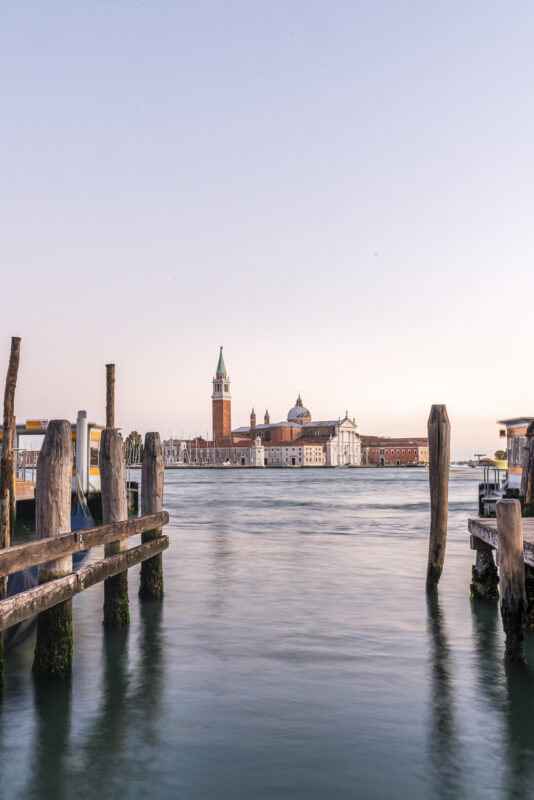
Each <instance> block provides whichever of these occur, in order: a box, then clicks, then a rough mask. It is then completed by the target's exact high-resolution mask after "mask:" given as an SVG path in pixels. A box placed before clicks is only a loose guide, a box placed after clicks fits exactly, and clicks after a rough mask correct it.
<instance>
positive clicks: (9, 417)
mask: <svg viewBox="0 0 534 800" xmlns="http://www.w3.org/2000/svg"><path fill="white" fill-rule="evenodd" d="M19 360H20V338H19V337H18V336H13V337H12V339H11V352H10V355H9V364H8V367H7V376H6V386H5V391H4V427H3V432H2V455H1V458H0V548H4V547H9V545H10V543H11V526H12V525H13V524H14V521H15V513H14V511H15V510H16V502H17V499H16V497H15V474H14V469H13V465H14V452H13V446H14V442H15V389H16V386H17V375H18V370H19ZM6 593H7V577H3V576H0V600H3V599H4V598H5V596H6ZM3 684H4V634H3V633H0V691H1V689H2V686H3Z"/></svg>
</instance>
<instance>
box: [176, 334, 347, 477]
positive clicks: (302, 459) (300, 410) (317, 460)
mask: <svg viewBox="0 0 534 800" xmlns="http://www.w3.org/2000/svg"><path fill="white" fill-rule="evenodd" d="M211 400H212V425H213V439H212V440H211V441H207V440H206V439H203V438H202V437H197V438H195V439H191V440H182V439H168V440H167V441H164V442H163V455H164V459H165V464H166V466H171V467H172V466H185V465H187V466H242V467H263V466H266V467H277V466H288V467H289V466H295V467H297V466H301V467H319V466H320V467H324V466H331V467H336V466H356V465H359V464H360V463H361V442H360V436H359V434H358V432H357V425H356V422H355V421H354V419H351V418H350V417H349V415H348V412H345V416H344V417H343V418H341V417H338V419H334V420H326V421H325V420H313V419H312V415H311V413H310V412H309V410H308V409H307V408H306V407H305V406H304V403H303V402H302V399H301V397H300V394H299V396H298V397H297V400H296V402H295V405H294V406H293V407H292V408H290V410H289V412H288V415H287V419H285V420H282V421H281V422H271V419H270V415H269V412H268V410H266V411H265V415H264V417H263V423H262V424H260V425H258V424H257V422H256V412H255V411H254V409H252V412H251V414H250V424H249V425H247V426H245V427H241V428H236V429H235V430H233V431H232V427H231V425H232V396H231V394H230V376H229V375H228V373H227V371H226V365H225V363H224V357H223V349H222V347H221V349H220V351H219V360H218V363H217V369H216V370H215V376H214V378H213V379H212V395H211Z"/></svg>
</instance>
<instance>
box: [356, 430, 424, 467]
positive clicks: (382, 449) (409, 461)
mask: <svg viewBox="0 0 534 800" xmlns="http://www.w3.org/2000/svg"><path fill="white" fill-rule="evenodd" d="M361 440H362V464H363V465H365V466H371V465H376V466H380V467H403V466H415V465H426V464H428V439H425V438H407V439H406V438H403V439H393V438H389V437H386V436H362V437H361Z"/></svg>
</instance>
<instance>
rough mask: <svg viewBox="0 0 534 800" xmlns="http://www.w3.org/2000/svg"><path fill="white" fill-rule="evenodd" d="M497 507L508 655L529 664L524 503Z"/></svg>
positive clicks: (510, 660)
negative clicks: (525, 630)
mask: <svg viewBox="0 0 534 800" xmlns="http://www.w3.org/2000/svg"><path fill="white" fill-rule="evenodd" d="M496 508H497V530H498V533H499V572H500V579H501V617H502V624H503V628H504V633H505V635H506V650H505V659H506V661H507V662H508V663H509V664H526V659H525V654H524V653H523V624H524V614H525V609H526V605H527V601H526V596H525V566H524V556H523V525H522V522H521V504H520V503H519V500H499V501H498V502H497V506H496Z"/></svg>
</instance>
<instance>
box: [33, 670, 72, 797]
mask: <svg viewBox="0 0 534 800" xmlns="http://www.w3.org/2000/svg"><path fill="white" fill-rule="evenodd" d="M71 693H72V688H71V686H70V685H65V686H53V687H48V688H44V687H40V686H36V687H35V694H34V710H35V742H34V747H33V748H32V751H31V752H32V760H31V763H30V767H29V782H28V787H27V790H26V793H25V797H28V798H34V797H35V798H39V800H41V799H42V798H45V797H51V798H55V799H56V800H62V798H64V797H67V794H68V789H69V785H68V784H69V782H68V778H67V775H66V772H65V766H64V762H65V758H66V755H67V752H68V747H69V738H70V720H71Z"/></svg>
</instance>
